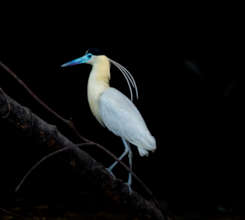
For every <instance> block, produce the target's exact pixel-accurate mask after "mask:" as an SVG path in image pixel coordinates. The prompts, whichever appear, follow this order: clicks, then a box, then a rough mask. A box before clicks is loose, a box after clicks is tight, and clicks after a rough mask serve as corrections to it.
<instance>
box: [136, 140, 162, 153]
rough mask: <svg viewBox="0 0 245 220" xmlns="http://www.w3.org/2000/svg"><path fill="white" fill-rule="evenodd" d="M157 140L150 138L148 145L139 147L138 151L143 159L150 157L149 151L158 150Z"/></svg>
mask: <svg viewBox="0 0 245 220" xmlns="http://www.w3.org/2000/svg"><path fill="white" fill-rule="evenodd" d="M156 148H157V147H156V140H155V138H154V137H153V136H151V137H150V138H148V141H147V144H146V143H145V144H143V145H141V146H138V151H139V154H140V156H141V157H144V156H148V155H149V151H152V152H154V151H155V150H156Z"/></svg>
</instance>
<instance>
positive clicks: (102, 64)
mask: <svg viewBox="0 0 245 220" xmlns="http://www.w3.org/2000/svg"><path fill="white" fill-rule="evenodd" d="M82 63H86V64H91V65H92V70H91V72H90V75H89V79H88V86H87V95H88V103H89V106H90V109H91V111H92V113H93V115H94V117H95V118H96V119H97V120H98V122H99V123H100V124H101V125H102V126H104V127H106V128H108V129H109V130H110V131H111V132H112V133H114V134H115V135H117V136H119V137H121V139H122V142H123V145H124V148H125V149H124V152H123V153H122V155H121V156H120V157H119V158H118V159H119V160H122V159H123V157H124V156H126V155H127V154H128V158H129V166H130V169H131V170H132V151H131V148H130V144H133V145H135V146H136V147H137V149H138V151H139V154H140V156H142V157H143V156H148V154H149V151H154V150H155V149H156V141H155V138H154V137H153V136H152V135H151V133H150V132H149V130H148V128H147V126H146V124H145V121H144V119H143V117H142V116H141V114H140V112H139V111H138V109H137V108H136V106H135V105H134V104H133V102H132V101H133V92H132V87H133V88H134V89H135V93H136V97H137V98H138V90H137V86H136V83H135V80H134V78H133V76H132V75H131V73H130V72H129V71H128V70H127V69H126V68H125V67H123V66H122V65H121V64H119V63H117V62H116V61H114V60H112V59H110V58H108V57H107V56H105V55H104V54H103V53H101V51H100V50H98V49H89V50H88V51H87V52H86V53H85V55H84V56H82V57H80V58H77V59H74V60H72V61H70V62H67V63H65V64H63V65H62V67H67V66H74V65H77V64H82ZM111 64H113V65H115V66H116V67H117V68H118V69H119V70H120V71H121V73H122V74H123V76H124V77H125V79H126V81H127V83H128V86H129V90H130V96H131V100H130V99H129V98H128V97H126V96H125V95H124V94H123V93H121V92H120V91H118V90H117V89H115V88H112V87H110V84H109V81H110V76H111V73H110V65H111ZM117 164H118V161H115V162H114V163H113V164H112V165H111V166H110V167H109V168H108V170H109V171H110V172H111V173H112V169H113V168H114V167H115V166H116V165H117ZM131 183H132V175H131V173H130V172H129V175H128V186H129V189H130V190H131Z"/></svg>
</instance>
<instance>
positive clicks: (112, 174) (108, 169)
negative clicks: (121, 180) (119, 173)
mask: <svg viewBox="0 0 245 220" xmlns="http://www.w3.org/2000/svg"><path fill="white" fill-rule="evenodd" d="M106 170H107V171H108V173H110V174H111V176H112V177H113V178H114V179H116V176H115V175H114V173H113V172H112V171H111V170H112V169H110V167H109V168H106Z"/></svg>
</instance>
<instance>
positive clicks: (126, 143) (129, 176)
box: [122, 139, 133, 192]
mask: <svg viewBox="0 0 245 220" xmlns="http://www.w3.org/2000/svg"><path fill="white" fill-rule="evenodd" d="M122 141H123V144H124V146H125V148H126V149H127V150H128V161H129V168H130V172H129V173H128V189H129V192H132V189H131V184H132V173H131V171H132V167H133V153H132V150H131V147H130V144H129V143H128V142H127V141H126V140H125V139H122Z"/></svg>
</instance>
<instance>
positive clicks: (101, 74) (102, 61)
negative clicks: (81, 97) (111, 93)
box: [88, 56, 110, 124]
mask: <svg viewBox="0 0 245 220" xmlns="http://www.w3.org/2000/svg"><path fill="white" fill-rule="evenodd" d="M109 80H110V61H109V59H108V58H107V57H106V56H98V57H96V61H95V62H94V64H93V67H92V70H91V72H90V75H89V79H88V102H89V107H90V109H91V111H92V113H93V115H94V116H95V118H96V119H97V120H98V121H99V122H100V123H101V124H103V122H102V120H101V117H100V114H99V97H100V96H101V94H102V93H103V92H104V91H105V90H106V89H107V88H109Z"/></svg>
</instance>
